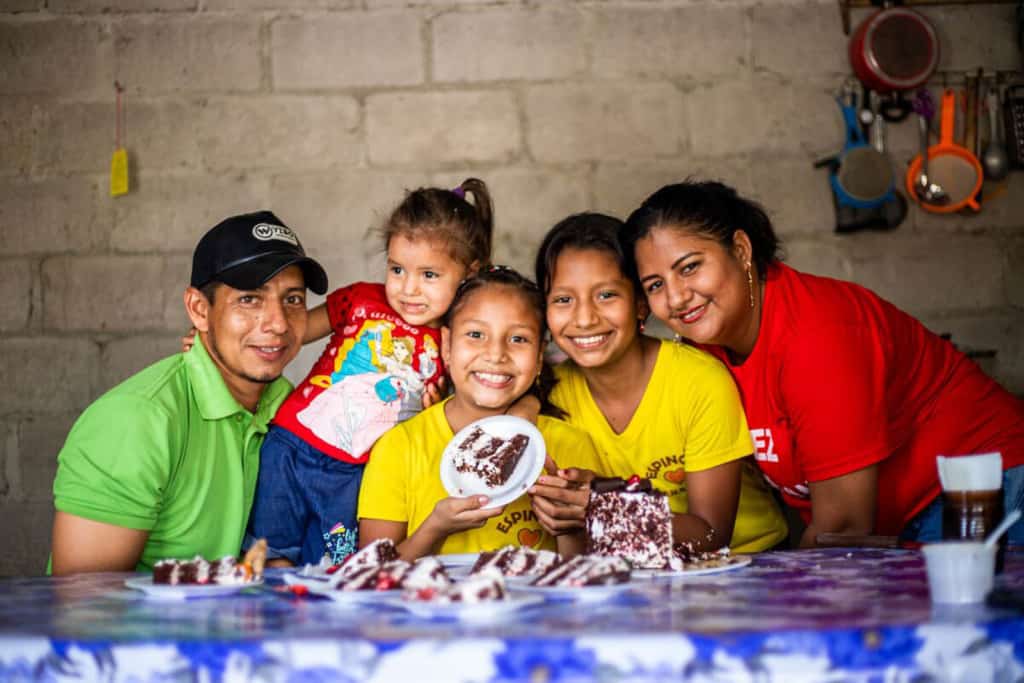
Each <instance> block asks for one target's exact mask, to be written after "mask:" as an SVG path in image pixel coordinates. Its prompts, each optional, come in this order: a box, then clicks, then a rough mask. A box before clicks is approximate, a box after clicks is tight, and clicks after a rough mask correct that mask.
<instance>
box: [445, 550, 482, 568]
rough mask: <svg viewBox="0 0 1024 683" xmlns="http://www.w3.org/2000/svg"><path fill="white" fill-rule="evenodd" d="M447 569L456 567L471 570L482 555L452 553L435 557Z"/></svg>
mask: <svg viewBox="0 0 1024 683" xmlns="http://www.w3.org/2000/svg"><path fill="white" fill-rule="evenodd" d="M434 557H436V558H437V559H438V561H440V562H441V564H442V565H443V566H444V568H445V569H452V568H454V567H466V568H470V567H472V566H473V565H474V564H476V561H477V560H478V559H480V553H452V554H451V555H434Z"/></svg>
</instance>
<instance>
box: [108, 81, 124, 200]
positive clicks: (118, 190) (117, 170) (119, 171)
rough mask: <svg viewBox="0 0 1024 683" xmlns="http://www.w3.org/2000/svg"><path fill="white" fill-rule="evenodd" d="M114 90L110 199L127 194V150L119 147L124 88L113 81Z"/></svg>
mask: <svg viewBox="0 0 1024 683" xmlns="http://www.w3.org/2000/svg"><path fill="white" fill-rule="evenodd" d="M114 90H115V91H116V92H117V106H116V107H115V117H116V119H117V123H116V133H115V140H114V156H113V157H111V159H110V196H111V197H117V196H120V195H122V194H128V150H126V149H125V148H124V147H122V146H121V93H122V92H124V88H123V87H122V86H121V84H120V83H119V82H118V81H114Z"/></svg>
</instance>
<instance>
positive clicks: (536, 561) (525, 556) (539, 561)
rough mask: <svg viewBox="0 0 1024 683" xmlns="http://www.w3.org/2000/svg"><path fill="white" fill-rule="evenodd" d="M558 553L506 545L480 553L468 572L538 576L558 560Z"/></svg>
mask: <svg viewBox="0 0 1024 683" xmlns="http://www.w3.org/2000/svg"><path fill="white" fill-rule="evenodd" d="M560 561H561V560H560V558H559V557H558V553H553V552H551V551H550V550H534V549H533V548H528V547H526V546H514V545H507V546H505V547H504V548H502V549H500V550H496V551H490V552H483V553H480V557H479V558H477V561H476V564H474V565H473V568H472V569H471V570H470V571H469V573H470V574H484V573H494V574H500V575H501V576H540V575H541V574H543V573H544V572H546V571H547V570H548V569H551V567H553V566H555V565H556V564H558V563H559V562H560Z"/></svg>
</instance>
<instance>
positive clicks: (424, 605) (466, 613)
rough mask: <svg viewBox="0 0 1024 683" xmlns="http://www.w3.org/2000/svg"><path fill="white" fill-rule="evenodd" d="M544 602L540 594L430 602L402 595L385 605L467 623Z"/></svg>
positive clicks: (498, 616) (387, 601)
mask: <svg viewBox="0 0 1024 683" xmlns="http://www.w3.org/2000/svg"><path fill="white" fill-rule="evenodd" d="M543 602H544V598H543V597H542V596H540V595H530V594H527V593H509V594H507V595H506V596H505V598H503V599H501V600H485V601H483V602H446V603H445V602H428V601H423V600H406V599H404V598H403V597H402V596H401V595H393V596H391V595H389V596H388V599H387V600H386V601H384V604H386V605H388V606H389V607H401V608H402V609H405V610H407V611H409V612H411V613H413V614H415V615H416V616H418V617H423V618H424V619H462V620H464V621H487V620H491V619H497V618H501V617H504V616H507V615H509V614H514V613H515V612H518V611H519V610H521V609H523V608H525V607H532V606H533V605H539V604H541V603H543Z"/></svg>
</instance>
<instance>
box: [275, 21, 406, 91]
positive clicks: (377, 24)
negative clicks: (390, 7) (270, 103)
mask: <svg viewBox="0 0 1024 683" xmlns="http://www.w3.org/2000/svg"><path fill="white" fill-rule="evenodd" d="M270 53H271V63H272V71H271V73H272V74H273V83H274V89H275V90H302V89H310V88H352V87H363V86H374V87H381V86H401V85H415V84H417V83H422V82H423V78H424V65H423V55H424V50H423V38H422V35H421V26H420V14H419V13H418V12H358V13H352V14H345V15H317V16H309V17H302V18H297V19H291V18H285V19H279V20H277V21H275V22H274V23H273V24H271V27H270Z"/></svg>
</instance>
